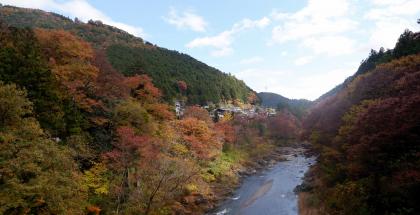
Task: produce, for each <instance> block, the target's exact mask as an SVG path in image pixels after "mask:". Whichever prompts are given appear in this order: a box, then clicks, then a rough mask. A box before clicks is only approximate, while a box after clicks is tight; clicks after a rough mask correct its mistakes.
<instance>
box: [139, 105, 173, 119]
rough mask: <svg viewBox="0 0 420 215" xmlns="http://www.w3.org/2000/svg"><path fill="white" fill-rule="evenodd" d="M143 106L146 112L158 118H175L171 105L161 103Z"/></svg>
mask: <svg viewBox="0 0 420 215" xmlns="http://www.w3.org/2000/svg"><path fill="white" fill-rule="evenodd" d="M145 108H146V110H147V112H148V113H150V114H151V115H152V116H154V117H155V118H156V119H158V120H162V121H165V120H172V119H174V118H175V114H174V113H173V111H171V107H170V106H169V105H167V104H163V103H154V104H146V105H145Z"/></svg>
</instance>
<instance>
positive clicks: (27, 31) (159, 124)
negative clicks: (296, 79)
mask: <svg viewBox="0 0 420 215" xmlns="http://www.w3.org/2000/svg"><path fill="white" fill-rule="evenodd" d="M0 11H1V13H0V19H1V21H2V23H1V25H0V147H1V150H0V158H1V159H0V163H1V165H0V188H1V189H0V213H1V214H172V213H181V214H187V213H194V214H201V213H204V212H205V211H206V210H209V209H210V208H212V207H213V206H214V204H215V203H216V202H217V200H218V199H219V198H221V197H222V195H223V194H226V193H228V192H229V191H230V190H231V188H232V187H233V186H234V185H236V184H237V183H238V180H239V175H238V173H239V172H244V171H245V167H247V166H248V167H249V166H256V165H257V163H256V162H255V161H260V160H261V159H262V158H264V157H266V156H268V155H270V154H271V153H272V152H273V151H275V150H274V149H275V147H276V146H277V145H278V144H281V143H282V142H287V141H288V140H291V139H293V138H295V137H296V136H297V133H298V129H299V126H300V123H299V121H298V120H297V119H296V118H295V117H294V115H293V114H290V113H289V112H287V111H283V112H280V113H279V114H278V115H277V116H275V117H270V118H268V117H267V116H266V115H258V114H257V115H255V117H253V118H249V117H245V116H240V115H236V116H234V115H232V114H230V115H229V114H226V115H225V117H224V118H223V119H221V120H218V121H217V122H214V121H213V119H211V118H210V116H209V113H208V111H207V110H205V109H203V108H201V107H199V106H196V105H195V104H197V103H199V102H200V101H208V102H218V101H220V100H221V99H223V100H225V101H232V102H235V103H236V104H237V105H241V104H242V105H245V104H248V105H255V104H256V103H257V102H258V101H257V97H256V95H255V93H254V92H253V91H251V90H250V89H249V88H248V87H246V85H244V84H243V82H241V81H239V80H237V79H235V78H234V77H233V76H229V75H226V74H223V73H221V72H219V71H217V70H215V69H212V68H210V67H208V66H206V65H204V64H202V63H200V62H198V61H196V60H194V59H192V58H191V57H189V56H185V55H182V54H179V53H175V52H173V51H168V50H164V49H161V48H159V47H155V46H153V45H150V44H145V43H143V42H142V41H141V39H139V38H134V37H133V36H131V35H128V34H127V33H125V32H122V31H120V30H118V29H115V28H113V27H110V26H105V25H103V24H100V23H99V22H90V23H88V24H84V23H80V22H73V21H71V20H68V19H67V18H64V17H61V16H59V15H55V14H50V13H46V12H42V11H38V10H30V9H22V8H14V7H1V8H0ZM16 17H18V18H19V19H14V18H16ZM13 20H14V21H13ZM21 22H23V23H34V24H33V25H31V26H27V25H24V24H22V25H20V24H18V23H21ZM48 23H49V24H48ZM63 23H64V24H66V25H63ZM13 25H15V26H16V25H17V26H19V27H13ZM22 26H24V28H21V27H22ZM60 26H62V27H63V28H64V30H63V29H59V28H60ZM38 27H40V28H38ZM52 28H57V29H52ZM99 38H101V39H99ZM99 41H103V43H100V42H99ZM128 44H130V45H128ZM133 44H136V45H137V46H138V47H132V48H127V47H126V46H136V45H133ZM123 47H126V48H124V51H122V50H121V49H122V48H123ZM127 50H133V52H130V51H127ZM119 52H124V53H126V54H130V53H131V54H132V55H133V56H131V57H132V59H142V61H144V62H147V63H146V64H137V62H131V61H130V59H131V57H130V56H126V55H120V54H116V55H114V54H113V53H119ZM116 56H119V57H123V58H124V59H121V58H120V59H116ZM152 56H153V57H152ZM149 57H152V58H154V59H149ZM166 60H167V64H164V63H162V65H166V66H168V65H169V67H171V65H175V64H177V65H178V66H174V67H173V68H174V69H176V70H179V72H178V73H172V72H171V71H170V70H168V69H167V68H166V67H163V66H159V65H160V64H159V65H157V64H155V63H156V62H157V61H160V62H162V61H166ZM126 61H127V62H126ZM124 62H126V63H124ZM180 62H183V64H182V63H180ZM131 63H133V64H131ZM179 67H181V68H179ZM184 69H185V70H184ZM148 70H152V71H148ZM181 71H182V72H181ZM168 72H169V73H170V75H169V73H168ZM166 73H168V75H165V74H166ZM172 74H177V75H172ZM208 81H210V82H211V83H207V82H208ZM218 86H221V87H218ZM198 91H199V92H200V93H199V92H198ZM198 98H199V99H198ZM171 99H179V100H183V101H186V103H187V104H190V106H188V107H187V108H186V109H185V114H184V115H183V116H182V117H180V118H178V117H176V116H175V111H174V107H172V105H171V101H172V100H171Z"/></svg>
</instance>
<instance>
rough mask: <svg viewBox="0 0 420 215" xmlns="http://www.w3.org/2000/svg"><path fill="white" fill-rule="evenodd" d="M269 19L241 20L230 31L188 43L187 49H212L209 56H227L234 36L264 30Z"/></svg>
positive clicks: (231, 49)
mask: <svg viewBox="0 0 420 215" xmlns="http://www.w3.org/2000/svg"><path fill="white" fill-rule="evenodd" d="M270 22H271V21H270V19H269V18H267V17H263V18H261V19H258V20H251V19H248V18H246V19H243V20H241V21H240V22H238V23H235V24H234V25H233V26H232V28H231V29H229V30H226V31H223V32H221V33H219V34H217V35H215V36H207V37H199V38H196V39H194V40H192V41H191V42H189V43H188V44H187V45H186V47H187V48H199V47H212V48H213V50H212V51H211V52H210V54H211V55H212V56H214V57H222V56H227V55H230V54H232V53H233V48H232V43H233V42H234V38H235V36H236V35H237V34H238V33H240V32H242V31H245V30H248V29H252V28H260V29H262V28H265V27H266V26H268V25H269V24H270Z"/></svg>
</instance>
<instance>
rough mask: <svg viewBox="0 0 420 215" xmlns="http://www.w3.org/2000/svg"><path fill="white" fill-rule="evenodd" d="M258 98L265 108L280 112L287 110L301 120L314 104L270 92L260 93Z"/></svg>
mask: <svg viewBox="0 0 420 215" xmlns="http://www.w3.org/2000/svg"><path fill="white" fill-rule="evenodd" d="M258 97H259V98H260V100H261V105H262V106H264V107H271V108H276V109H278V110H282V109H287V110H288V111H290V112H292V113H293V114H294V115H295V116H296V117H298V118H301V117H302V116H303V115H304V114H305V113H306V111H307V110H308V108H309V107H310V106H311V104H312V102H311V101H309V100H306V99H289V98H286V97H284V96H282V95H279V94H276V93H269V92H260V93H258Z"/></svg>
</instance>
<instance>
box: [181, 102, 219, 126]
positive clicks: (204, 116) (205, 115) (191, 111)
mask: <svg viewBox="0 0 420 215" xmlns="http://www.w3.org/2000/svg"><path fill="white" fill-rule="evenodd" d="M184 118H185V119H186V118H196V119H199V120H202V121H204V122H206V123H208V124H209V125H211V124H212V119H211V118H210V115H209V112H208V111H207V110H206V109H204V108H201V107H199V106H196V105H194V106H188V107H187V108H185V111H184Z"/></svg>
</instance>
